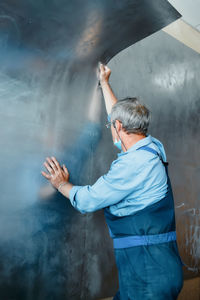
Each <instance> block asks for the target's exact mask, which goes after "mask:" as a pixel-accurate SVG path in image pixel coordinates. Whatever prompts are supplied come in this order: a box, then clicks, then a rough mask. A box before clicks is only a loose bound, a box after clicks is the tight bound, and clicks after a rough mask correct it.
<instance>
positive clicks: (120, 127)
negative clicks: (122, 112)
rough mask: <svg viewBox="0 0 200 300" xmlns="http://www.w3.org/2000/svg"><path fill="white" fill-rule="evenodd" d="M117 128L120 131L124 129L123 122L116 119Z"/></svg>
mask: <svg viewBox="0 0 200 300" xmlns="http://www.w3.org/2000/svg"><path fill="white" fill-rule="evenodd" d="M115 128H116V130H117V131H118V132H119V131H120V130H122V123H121V122H120V121H119V120H116V121H115Z"/></svg>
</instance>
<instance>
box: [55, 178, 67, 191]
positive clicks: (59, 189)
mask: <svg viewBox="0 0 200 300" xmlns="http://www.w3.org/2000/svg"><path fill="white" fill-rule="evenodd" d="M67 184H68V181H65V182H61V183H60V184H59V186H58V188H57V190H58V191H59V192H60V193H61V188H62V187H63V186H64V185H67Z"/></svg>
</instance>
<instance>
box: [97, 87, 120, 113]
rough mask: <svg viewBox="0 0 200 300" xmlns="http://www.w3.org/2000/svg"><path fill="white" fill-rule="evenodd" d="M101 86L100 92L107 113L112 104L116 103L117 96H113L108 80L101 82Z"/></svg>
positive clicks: (109, 111)
mask: <svg viewBox="0 0 200 300" xmlns="http://www.w3.org/2000/svg"><path fill="white" fill-rule="evenodd" d="M101 87H102V92H103V96H104V100H105V105H106V111H107V113H108V115H109V114H110V113H111V110H112V107H113V105H115V103H117V98H116V97H115V94H114V93H113V91H112V89H111V86H110V84H109V82H107V81H103V82H101Z"/></svg>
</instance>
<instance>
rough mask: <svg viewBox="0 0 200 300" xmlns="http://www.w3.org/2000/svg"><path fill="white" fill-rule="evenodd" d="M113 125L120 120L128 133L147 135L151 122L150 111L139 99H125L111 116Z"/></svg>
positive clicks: (113, 110) (115, 107)
mask: <svg viewBox="0 0 200 300" xmlns="http://www.w3.org/2000/svg"><path fill="white" fill-rule="evenodd" d="M110 117H111V120H112V123H114V122H115V121H116V120H119V121H120V122H121V123H122V127H123V129H124V130H125V131H126V132H127V133H128V134H130V133H136V134H144V135H146V133H147V131H148V127H149V121H150V111H149V110H148V108H147V107H146V106H145V105H143V104H141V103H140V102H139V100H138V99H137V98H125V99H122V100H120V101H118V102H117V103H116V104H115V105H114V106H113V107H112V111H111V114H110Z"/></svg>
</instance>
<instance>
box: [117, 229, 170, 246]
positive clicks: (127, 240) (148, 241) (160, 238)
mask: <svg viewBox="0 0 200 300" xmlns="http://www.w3.org/2000/svg"><path fill="white" fill-rule="evenodd" d="M175 240H176V231H170V232H167V233H161V234H154V235H135V236H134V235H133V236H126V237H120V238H114V239H113V245H114V248H115V249H124V248H130V247H135V246H142V245H144V246H147V245H154V244H161V243H168V242H171V241H175Z"/></svg>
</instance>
